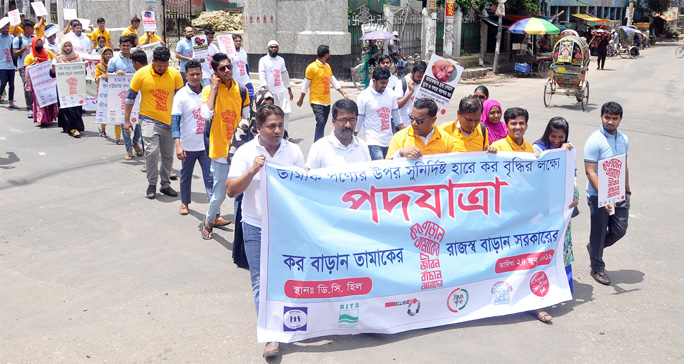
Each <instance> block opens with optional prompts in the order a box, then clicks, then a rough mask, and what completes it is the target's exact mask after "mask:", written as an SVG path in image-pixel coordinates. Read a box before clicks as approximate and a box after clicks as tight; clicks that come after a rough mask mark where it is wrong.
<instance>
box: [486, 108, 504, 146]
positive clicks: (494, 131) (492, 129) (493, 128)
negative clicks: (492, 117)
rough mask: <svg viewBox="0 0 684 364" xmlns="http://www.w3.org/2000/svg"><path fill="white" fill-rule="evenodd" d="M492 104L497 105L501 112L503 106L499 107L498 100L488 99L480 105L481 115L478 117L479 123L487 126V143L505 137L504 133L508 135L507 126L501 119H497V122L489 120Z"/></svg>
mask: <svg viewBox="0 0 684 364" xmlns="http://www.w3.org/2000/svg"><path fill="white" fill-rule="evenodd" d="M494 106H498V107H499V110H501V113H502V114H503V108H502V107H501V104H499V102H498V101H496V100H492V99H488V100H486V101H485V102H484V104H483V105H482V117H481V119H480V123H481V124H484V125H485V127H486V128H487V137H489V144H491V143H494V142H495V141H497V140H499V139H503V138H505V137H506V135H508V128H507V127H506V123H505V122H504V121H503V120H501V121H499V122H498V123H490V122H489V112H490V111H491V110H492V107H494Z"/></svg>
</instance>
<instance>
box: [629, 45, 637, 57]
mask: <svg viewBox="0 0 684 364" xmlns="http://www.w3.org/2000/svg"><path fill="white" fill-rule="evenodd" d="M637 57H639V48H637V47H631V48H630V49H629V58H637Z"/></svg>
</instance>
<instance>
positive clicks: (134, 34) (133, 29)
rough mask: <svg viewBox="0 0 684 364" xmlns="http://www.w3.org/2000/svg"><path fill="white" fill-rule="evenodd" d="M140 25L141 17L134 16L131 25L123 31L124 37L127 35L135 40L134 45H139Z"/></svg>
mask: <svg viewBox="0 0 684 364" xmlns="http://www.w3.org/2000/svg"><path fill="white" fill-rule="evenodd" d="M139 26H140V18H138V17H137V16H134V17H133V18H131V26H130V27H128V28H126V29H124V31H123V32H121V36H122V37H123V36H124V35H127V36H129V37H131V41H132V42H133V46H134V47H137V46H138V27H139ZM95 41H97V39H95Z"/></svg>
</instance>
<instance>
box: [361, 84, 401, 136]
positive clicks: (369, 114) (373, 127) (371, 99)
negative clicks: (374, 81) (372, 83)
mask: <svg viewBox="0 0 684 364" xmlns="http://www.w3.org/2000/svg"><path fill="white" fill-rule="evenodd" d="M356 104H357V105H358V106H359V117H362V119H363V125H362V123H360V122H359V123H357V124H356V132H359V131H360V130H361V127H362V126H363V128H364V129H365V130H366V143H368V145H379V146H381V147H389V145H390V142H391V141H392V122H391V120H392V111H394V112H395V114H396V111H397V109H398V108H399V107H398V105H397V99H396V98H395V97H394V95H393V94H392V93H391V92H388V91H387V89H385V92H383V93H378V92H377V91H375V89H374V88H373V87H368V88H367V89H365V90H363V92H361V94H360V95H359V97H358V98H357V100H356ZM395 123H396V124H399V123H400V121H399V120H397V121H396V122H395Z"/></svg>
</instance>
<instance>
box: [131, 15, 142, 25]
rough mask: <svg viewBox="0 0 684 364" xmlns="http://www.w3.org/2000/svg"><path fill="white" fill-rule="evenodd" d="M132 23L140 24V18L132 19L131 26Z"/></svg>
mask: <svg viewBox="0 0 684 364" xmlns="http://www.w3.org/2000/svg"><path fill="white" fill-rule="evenodd" d="M133 23H140V18H138V17H137V16H134V17H132V18H131V24H133Z"/></svg>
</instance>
